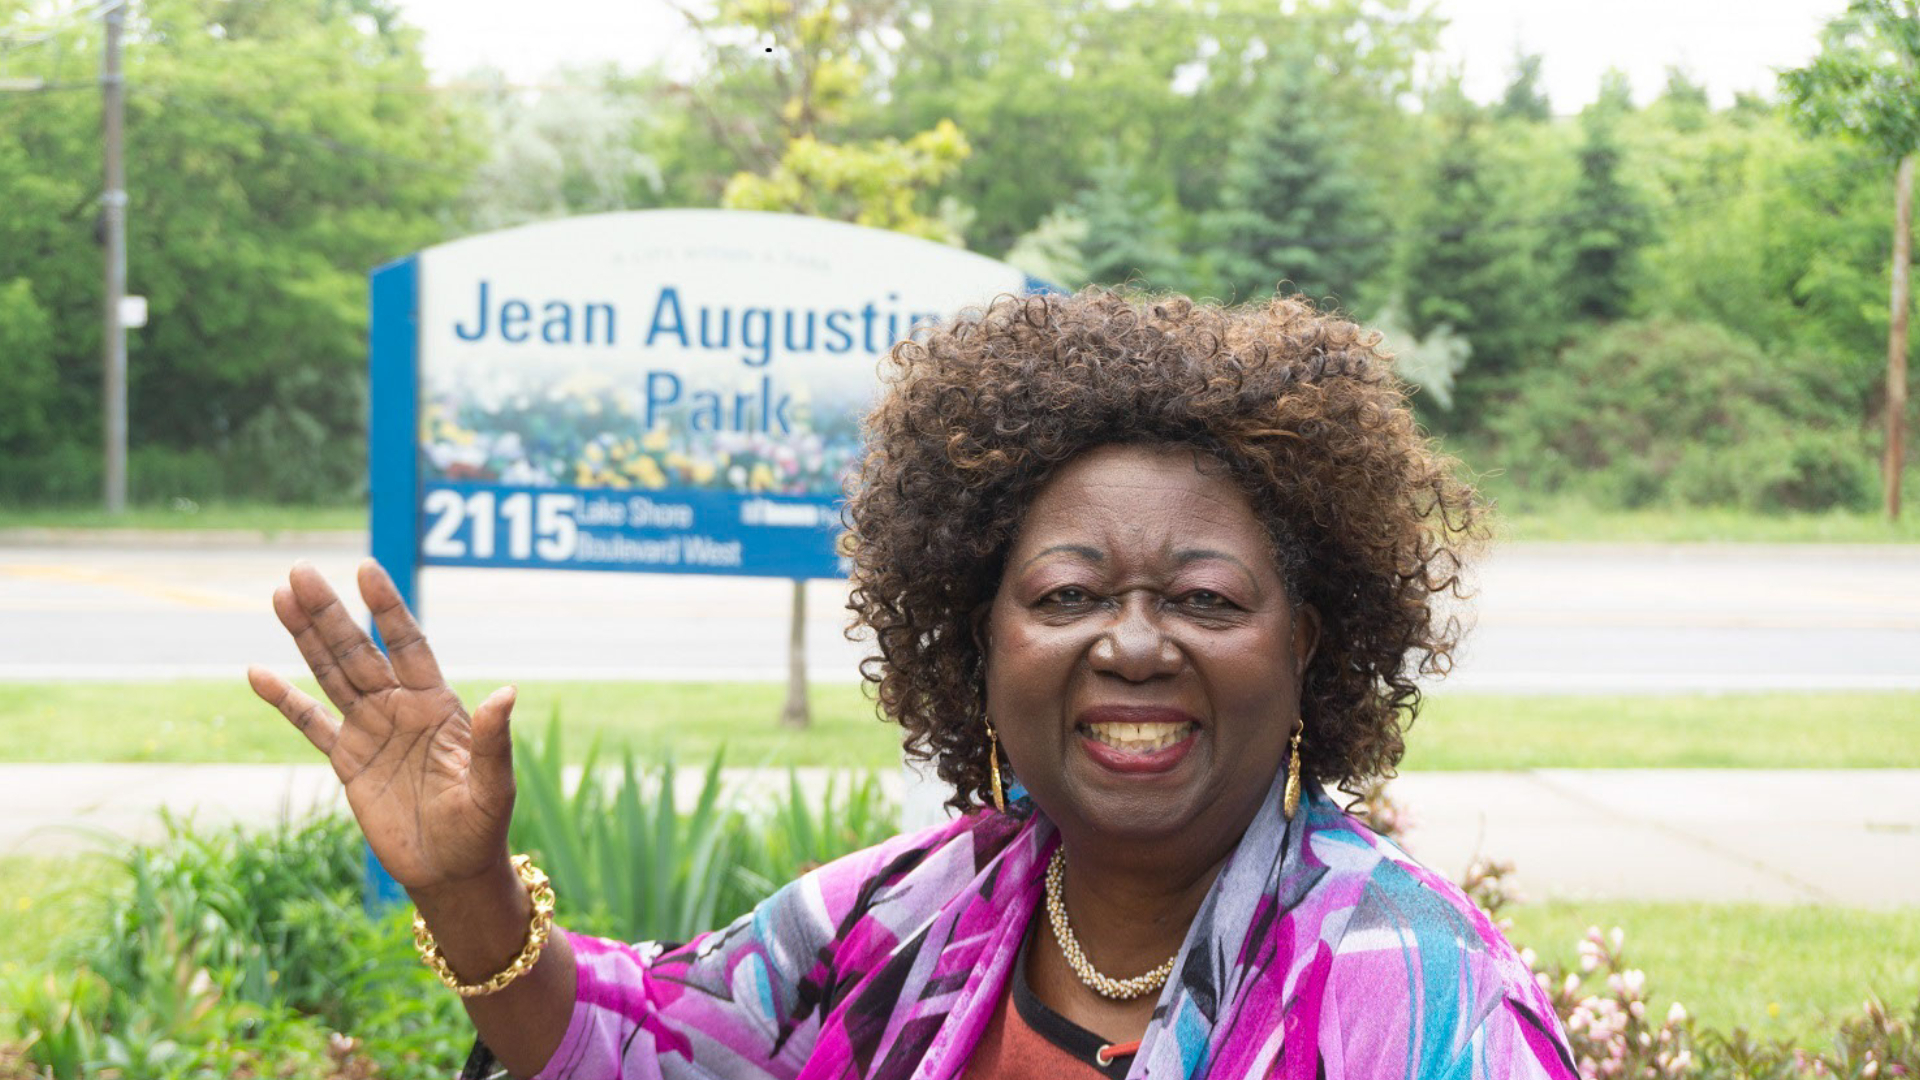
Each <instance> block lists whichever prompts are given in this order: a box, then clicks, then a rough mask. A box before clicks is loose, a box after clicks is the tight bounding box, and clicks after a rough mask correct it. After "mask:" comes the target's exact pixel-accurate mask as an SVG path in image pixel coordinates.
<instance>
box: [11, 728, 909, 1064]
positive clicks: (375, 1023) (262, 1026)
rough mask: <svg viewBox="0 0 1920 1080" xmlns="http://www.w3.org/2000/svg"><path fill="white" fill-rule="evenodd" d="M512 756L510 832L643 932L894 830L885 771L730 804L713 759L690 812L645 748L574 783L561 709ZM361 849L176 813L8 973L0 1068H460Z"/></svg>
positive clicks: (340, 819) (606, 925)
mask: <svg viewBox="0 0 1920 1080" xmlns="http://www.w3.org/2000/svg"><path fill="white" fill-rule="evenodd" d="M516 759H517V761H518V762H519V765H520V768H519V783H520V785H521V787H520V791H521V801H520V803H519V805H518V807H517V808H516V814H515V819H514V823H513V826H512V836H513V842H514V844H515V846H516V847H519V848H521V849H523V850H524V849H533V850H535V851H536V852H537V853H538V856H537V857H538V859H539V860H540V861H541V863H542V865H543V866H545V867H547V868H548V869H549V872H550V873H552V874H553V877H554V881H555V887H556V890H557V891H558V892H559V896H560V900H561V903H562V905H563V907H562V912H561V917H562V921H563V922H564V923H565V924H566V925H567V926H569V928H571V929H576V930H586V931H590V932H595V933H602V934H608V935H613V936H620V937H624V938H627V939H629V940H644V939H649V938H668V937H674V938H679V939H684V938H685V937H687V936H691V934H692V933H694V932H697V931H699V930H704V929H707V928H709V927H714V926H720V925H723V924H725V923H726V922H729V921H731V919H732V918H733V917H734V916H735V915H738V914H740V913H741V912H744V911H746V910H747V909H749V908H751V907H752V906H753V905H754V904H755V903H758V902H759V901H760V900H761V899H763V898H764V897H765V896H767V895H769V894H770V893H771V892H772V891H773V890H774V888H776V887H777V886H779V885H781V884H784V883H785V882H787V881H788V880H790V879H792V878H793V877H794V876H796V875H797V874H798V873H800V872H801V871H803V870H804V869H806V868H807V867H809V866H811V865H814V864H817V863H819V862H824V861H826V860H829V859H832V858H837V857H839V856H840V855H844V854H846V853H848V852H850V851H853V850H856V849H857V848H860V847H865V846H869V845H871V844H873V843H877V842H878V841H879V840H881V839H883V838H885V837H886V836H889V835H891V834H892V833H893V832H894V831H895V830H896V829H897V827H898V825H897V819H896V815H895V813H894V811H893V809H892V808H891V807H890V806H888V805H887V804H886V803H885V802H884V801H883V800H882V799H881V797H880V794H879V788H878V785H877V784H876V783H875V782H874V780H873V779H872V778H871V777H867V778H864V779H854V780H852V781H851V782H845V783H844V786H843V782H841V781H836V782H834V783H833V784H830V785H829V786H828V788H827V790H826V791H825V792H824V793H822V794H820V795H819V796H816V797H810V796H808V795H807V794H805V793H804V792H803V791H802V789H801V785H800V783H799V780H798V778H797V776H795V775H793V774H791V773H790V774H789V781H788V787H787V790H786V791H785V792H784V793H782V794H777V795H775V796H774V797H772V798H770V799H764V800H761V801H760V802H758V803H756V804H754V805H750V806H746V807H737V806H725V807H723V806H722V800H721V797H720V793H721V783H722V781H721V774H720V759H719V758H718V757H716V758H715V759H714V761H713V762H712V763H711V764H710V765H709V766H708V768H707V770H706V772H705V777H704V785H703V787H702V789H701V792H700V795H699V797H698V799H697V800H696V804H695V807H694V809H693V810H692V811H690V812H686V813H682V812H680V811H678V810H677V809H676V808H674V807H673V806H672V805H671V803H670V802H669V801H668V800H667V798H666V797H665V793H666V792H669V791H672V790H673V784H674V779H675V776H674V771H673V767H672V766H671V764H664V765H660V766H657V767H646V766H643V765H642V764H640V763H639V762H638V761H637V760H636V759H635V758H634V756H633V755H632V754H631V753H630V752H629V753H626V754H624V755H623V756H622V758H621V760H620V762H619V763H618V765H617V775H618V782H616V783H610V782H609V781H608V778H607V776H606V775H605V774H604V773H602V772H600V771H596V770H594V769H592V768H589V769H588V770H586V771H585V772H584V774H583V775H582V776H581V778H580V779H579V780H578V781H577V782H576V783H574V784H572V785H567V784H565V783H564V782H563V776H562V768H561V761H562V758H561V756H560V743H559V731H558V720H557V718H556V720H555V725H554V727H553V728H551V729H550V731H549V733H548V735H547V737H546V739H545V740H543V741H538V742H527V743H523V745H522V746H521V747H519V748H518V752H517V754H516ZM828 823H832V824H828ZM363 850H364V849H363V841H362V840H361V838H360V833H359V830H358V829H357V828H356V827H355V825H354V823H353V821H352V819H351V818H348V817H345V816H339V815H336V816H328V817H317V818H314V819H312V820H309V821H305V822H299V823H292V824H284V825H282V826H280V827H279V828H276V829H273V830H268V831H265V832H247V831H243V830H240V829H235V828H229V829H225V830H206V829H199V828H195V827H194V826H192V825H191V823H185V822H179V821H174V820H171V819H169V820H168V821H167V838H166V839H165V840H164V841H163V842H161V843H159V844H152V845H140V846H136V847H133V848H130V849H129V850H128V851H127V852H125V853H124V854H123V855H122V856H121V858H120V863H121V867H122V870H123V871H124V873H123V875H122V877H121V879H120V880H119V882H118V883H117V884H115V885H114V886H113V887H112V888H111V889H110V890H109V894H108V896H107V897H105V903H104V913H103V915H102V917H101V923H100V925H99V926H98V927H97V928H89V932H86V933H84V934H77V935H75V937H74V938H73V939H72V940H71V941H67V942H63V943H62V944H61V945H60V946H58V947H57V948H56V949H55V950H54V954H55V956H56V958H57V959H56V962H55V965H54V966H55V968H56V970H55V971H53V972H45V971H42V972H34V973H30V974H29V975H28V976H26V977H24V978H22V979H19V980H16V981H15V982H14V984H13V985H11V986H8V987H6V988H5V1004H6V1008H5V1009H3V1010H0V1012H11V1013H13V1014H14V1015H15V1016H16V1017H17V1025H18V1028H19V1031H18V1033H17V1035H18V1038H19V1040H20V1042H21V1043H22V1044H24V1051H23V1054H24V1056H23V1057H22V1058H20V1059H19V1060H17V1061H11V1062H10V1059H9V1057H8V1054H7V1053H5V1052H0V1080H14V1078H16V1077H18V1078H25V1077H35V1078H38V1077H42V1076H51V1077H55V1078H58V1080H68V1078H70V1077H80V1076H92V1075H96V1074H100V1073H102V1071H103V1070H111V1072H110V1073H108V1074H109V1075H113V1074H117V1075H120V1076H126V1077H139V1078H141V1080H172V1078H186V1077H193V1078H196V1080H197V1078H202V1077H206V1078H215V1077H231V1076H325V1077H329V1078H332V1080H349V1078H365V1077H371V1076H375V1075H377V1076H380V1077H383V1078H389V1080H427V1078H430V1077H433V1078H437V1077H445V1076H449V1075H452V1074H453V1072H455V1071H456V1070H457V1069H458V1068H459V1065H460V1062H461V1061H462V1060H463V1059H464V1057H465V1055H466V1053H467V1051H468V1049H469V1048H470V1047H471V1045H472V1041H473V1031H472V1027H471V1025H469V1024H468V1022H467V1020H466V1017H465V1014H464V1011H463V1010H462V1008H461V1005H460V1002H459V999H458V998H457V997H455V996H454V995H452V994H449V993H447V992H445V991H444V990H443V989H442V988H441V987H440V986H439V983H438V982H437V980H435V979H434V977H433V975H432V974H431V973H430V972H428V971H427V970H426V969H425V968H424V967H423V966H421V964H420V962H419V959H418V957H417V956H416V955H415V954H414V950H413V941H412V934H411V931H410V926H411V919H412V911H411V909H409V908H404V907H403V908H399V909H396V910H394V911H390V912H387V913H384V914H382V915H379V916H373V917H370V916H369V915H368V914H367V913H366V912H365V911H364V910H363V908H362V906H361V897H362V892H363V887H364V882H363V872H362V867H363V865H364V863H363ZM5 1049H6V1048H4V1047H0V1051H4V1050H5ZM21 1070H25V1071H21Z"/></svg>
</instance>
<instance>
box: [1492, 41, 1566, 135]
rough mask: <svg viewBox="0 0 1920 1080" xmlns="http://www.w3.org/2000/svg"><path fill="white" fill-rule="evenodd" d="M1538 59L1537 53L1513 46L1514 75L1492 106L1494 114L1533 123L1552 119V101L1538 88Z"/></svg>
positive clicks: (1501, 117)
mask: <svg viewBox="0 0 1920 1080" xmlns="http://www.w3.org/2000/svg"><path fill="white" fill-rule="evenodd" d="M1540 63H1541V58H1540V54H1539V53H1527V52H1521V51H1519V50H1518V49H1515V50H1514V57H1513V79H1512V81H1510V82H1508V83H1507V89H1506V92H1505V93H1503V94H1501V95H1500V104H1499V105H1498V106H1496V107H1495V108H1494V110H1493V112H1494V115H1495V116H1497V117H1499V118H1500V119H1502V120H1524V121H1526V122H1528V123H1535V124H1539V123H1545V122H1546V121H1548V120H1551V119H1553V105H1552V103H1551V102H1549V101H1548V100H1547V92H1546V91H1545V90H1543V89H1541V88H1540Z"/></svg>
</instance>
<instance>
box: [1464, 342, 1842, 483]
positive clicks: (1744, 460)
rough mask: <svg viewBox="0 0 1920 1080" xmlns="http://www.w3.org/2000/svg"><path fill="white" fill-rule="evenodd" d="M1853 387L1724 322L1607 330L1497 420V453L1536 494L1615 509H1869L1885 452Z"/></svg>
mask: <svg viewBox="0 0 1920 1080" xmlns="http://www.w3.org/2000/svg"><path fill="white" fill-rule="evenodd" d="M1842 396H1843V389H1842V388H1841V387H1839V386H1838V385H1837V384H1835V383H1833V382H1832V381H1831V380H1829V379H1827V378H1826V377H1825V376H1824V375H1823V373H1822V372H1821V371H1819V370H1818V369H1817V368H1816V367H1815V366H1814V365H1813V363H1812V362H1811V361H1809V360H1807V359H1805V358H1802V357H1798V356H1793V355H1781V356H1769V355H1767V354H1766V353H1764V352H1762V351H1761V350H1760V348H1759V347H1758V346H1756V345H1754V344H1753V343H1752V342H1751V341H1748V340H1746V339H1744V338H1741V337H1738V336H1736V335H1735V334H1733V333H1731V332H1730V331H1728V330H1726V329H1724V328H1723V327H1720V326H1717V325H1715V324H1712V323H1687V322H1668V321H1652V322H1633V323H1621V324H1617V325H1615V326H1612V327H1609V328H1606V329H1603V330H1600V331H1598V332H1597V333H1595V334H1593V335H1592V336H1591V337H1588V338H1586V339H1585V340H1583V341H1580V342H1578V343H1576V344H1574V345H1572V346H1570V347H1569V348H1568V349H1566V351H1565V352H1563V353H1562V354H1561V356H1560V361H1559V363H1558V364H1556V365H1553V366H1551V367H1547V368H1543V369H1541V370H1539V371H1538V372H1536V373H1534V374H1531V375H1530V376H1529V378H1528V380H1527V382H1526V383H1525V385H1524V386H1523V387H1522V388H1521V389H1520V390H1519V391H1518V393H1517V394H1516V396H1515V397H1514V398H1513V399H1512V400H1511V401H1509V402H1508V403H1507V404H1506V405H1505V406H1504V407H1503V408H1502V409H1501V410H1500V411H1499V412H1498V413H1497V415H1495V416H1494V417H1493V418H1492V420H1491V421H1490V422H1489V429H1490V431H1491V432H1492V434H1493V436H1494V438H1495V439H1496V441H1497V443H1498V450H1497V456H1498V458H1499V460H1501V461H1502V462H1503V467H1504V468H1505V469H1506V471H1507V473H1508V476H1509V477H1510V478H1511V479H1512V481H1513V482H1514V483H1515V484H1517V485H1519V486H1521V487H1524V488H1527V489H1529V490H1533V491H1542V492H1554V491H1563V490H1570V491H1576V492H1582V493H1585V494H1587V495H1589V496H1591V497H1593V498H1594V499H1596V500H1597V501H1599V502H1600V503H1602V504H1603V505H1608V506H1614V507H1639V506H1646V505H1650V504H1670V505H1679V504H1684V505H1722V506H1737V507H1743V508H1746V509H1752V510H1825V509H1830V508H1835V507H1840V508H1846V509H1853V510H1864V509H1868V508H1870V507H1871V506H1872V505H1874V499H1875V492H1876V490H1877V486H1876V485H1877V467H1876V465H1875V461H1876V455H1875V452H1874V450H1873V448H1872V446H1871V445H1870V440H1869V438H1868V436H1867V433H1866V432H1865V431H1864V430H1863V429H1862V428H1861V427H1860V424H1859V421H1858V418H1857V417H1854V416H1851V415H1850V414H1849V412H1848V407H1847V406H1846V405H1845V404H1844V402H1843V401H1842V400H1841V399H1842Z"/></svg>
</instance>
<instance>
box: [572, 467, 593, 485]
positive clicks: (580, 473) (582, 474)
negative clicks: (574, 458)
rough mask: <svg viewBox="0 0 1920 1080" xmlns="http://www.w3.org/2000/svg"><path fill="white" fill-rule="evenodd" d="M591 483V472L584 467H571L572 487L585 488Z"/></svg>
mask: <svg viewBox="0 0 1920 1080" xmlns="http://www.w3.org/2000/svg"><path fill="white" fill-rule="evenodd" d="M591 483H593V470H592V469H589V468H587V467H586V466H585V465H575V466H574V467H573V486H574V487H586V486H587V485H589V484H591Z"/></svg>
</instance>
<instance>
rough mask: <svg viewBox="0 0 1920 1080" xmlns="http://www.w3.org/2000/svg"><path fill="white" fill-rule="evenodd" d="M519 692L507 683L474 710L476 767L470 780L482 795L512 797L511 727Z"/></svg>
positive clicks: (484, 796)
mask: <svg viewBox="0 0 1920 1080" xmlns="http://www.w3.org/2000/svg"><path fill="white" fill-rule="evenodd" d="M519 694H520V691H519V690H518V689H517V688H515V687H511V686H503V687H501V688H500V689H498V690H495V691H494V692H493V693H491V694H489V695H487V700H485V701H483V702H481V703H480V705H479V706H478V707H477V708H475V709H474V710H473V743H472V746H473V771H472V773H471V774H470V777H469V780H468V782H469V783H470V784H471V785H472V786H473V787H474V788H476V789H477V793H478V794H480V795H481V797H482V798H499V797H501V796H503V795H504V796H506V797H508V798H509V799H511V796H512V792H513V735H512V732H511V731H510V730H509V729H510V727H511V719H512V716H513V703H514V702H515V701H516V700H517V699H518V698H519ZM476 801H478V800H476Z"/></svg>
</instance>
